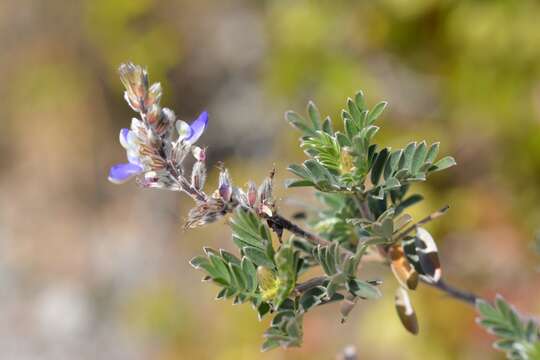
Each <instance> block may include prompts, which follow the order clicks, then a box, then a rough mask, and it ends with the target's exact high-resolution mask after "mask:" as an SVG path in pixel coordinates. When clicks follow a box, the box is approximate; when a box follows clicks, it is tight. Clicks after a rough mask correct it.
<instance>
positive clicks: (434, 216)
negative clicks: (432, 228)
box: [395, 205, 450, 241]
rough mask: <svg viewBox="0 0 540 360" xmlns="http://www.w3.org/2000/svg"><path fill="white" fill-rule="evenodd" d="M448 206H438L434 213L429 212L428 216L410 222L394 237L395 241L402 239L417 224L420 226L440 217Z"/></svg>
mask: <svg viewBox="0 0 540 360" xmlns="http://www.w3.org/2000/svg"><path fill="white" fill-rule="evenodd" d="M449 208H450V206H448V205H445V206H443V207H442V208H440V209H439V210H437V211H435V212H434V213H432V214H429V215H428V216H426V217H425V218H423V219H422V220H420V221H418V222H416V223H414V224H412V225H411V226H409V227H408V228H406V229H405V230H403V231H402V232H401V233H399V234H398V235H397V236H396V238H395V241H399V240H401V239H403V238H404V237H405V236H406V235H407V234H409V233H410V232H412V231H413V230H414V229H416V227H417V226H420V225H424V224H426V223H428V222H430V221H433V220H435V219H437V218H438V217H441V216H442V215H444V213H445V212H446V211H447V210H448V209H449Z"/></svg>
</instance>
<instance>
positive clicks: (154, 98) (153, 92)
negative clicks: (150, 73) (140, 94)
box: [144, 83, 162, 109]
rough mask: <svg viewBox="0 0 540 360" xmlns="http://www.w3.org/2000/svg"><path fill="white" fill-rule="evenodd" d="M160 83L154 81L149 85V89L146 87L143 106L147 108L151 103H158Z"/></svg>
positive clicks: (160, 90) (160, 92)
mask: <svg viewBox="0 0 540 360" xmlns="http://www.w3.org/2000/svg"><path fill="white" fill-rule="evenodd" d="M161 94H162V89H161V84H160V83H154V84H152V86H150V89H148V93H147V94H146V99H145V101H144V106H145V107H146V108H147V109H148V108H149V107H150V106H152V105H159V101H160V100H161Z"/></svg>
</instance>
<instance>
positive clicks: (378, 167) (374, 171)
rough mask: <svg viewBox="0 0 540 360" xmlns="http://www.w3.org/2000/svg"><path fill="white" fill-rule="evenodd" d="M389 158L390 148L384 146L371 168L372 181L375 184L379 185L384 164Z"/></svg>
mask: <svg viewBox="0 0 540 360" xmlns="http://www.w3.org/2000/svg"><path fill="white" fill-rule="evenodd" d="M387 159H388V149H387V148H384V149H382V150H381V151H380V152H379V154H378V155H377V158H376V160H375V163H374V164H373V167H372V168H371V182H372V183H373V184H374V185H377V184H378V183H379V179H380V177H381V174H382V172H383V170H384V165H385V164H386V160H387Z"/></svg>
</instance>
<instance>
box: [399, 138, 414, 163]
mask: <svg viewBox="0 0 540 360" xmlns="http://www.w3.org/2000/svg"><path fill="white" fill-rule="evenodd" d="M415 152H416V142H411V143H409V144H408V145H407V147H405V151H404V152H403V156H402V158H401V161H400V164H399V168H400V169H407V170H410V169H411V165H412V162H413V157H414V153H415Z"/></svg>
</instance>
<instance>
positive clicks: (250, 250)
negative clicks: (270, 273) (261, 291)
mask: <svg viewBox="0 0 540 360" xmlns="http://www.w3.org/2000/svg"><path fill="white" fill-rule="evenodd" d="M242 251H243V252H244V254H245V255H246V257H247V258H248V259H249V260H251V261H252V262H253V263H254V264H255V265H257V266H264V267H267V268H269V269H273V268H274V267H275V265H274V262H273V261H272V260H271V259H269V258H268V257H267V256H266V253H265V252H264V251H262V250H260V249H258V248H254V247H250V246H246V247H244V248H243V249H242Z"/></svg>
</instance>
